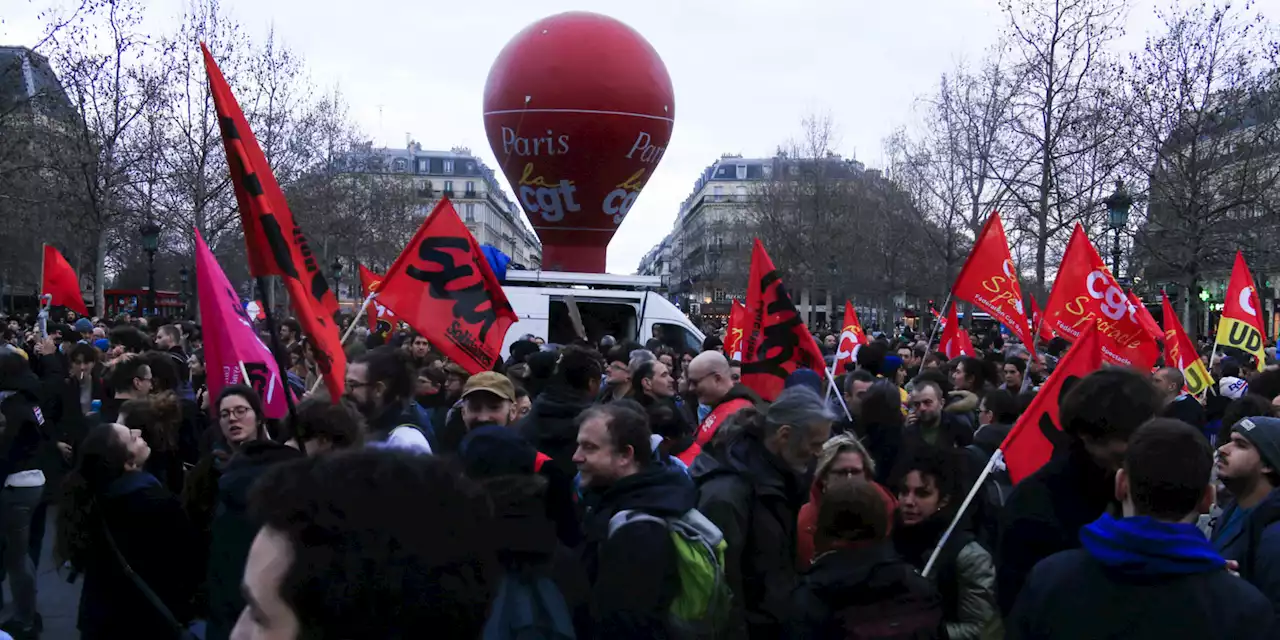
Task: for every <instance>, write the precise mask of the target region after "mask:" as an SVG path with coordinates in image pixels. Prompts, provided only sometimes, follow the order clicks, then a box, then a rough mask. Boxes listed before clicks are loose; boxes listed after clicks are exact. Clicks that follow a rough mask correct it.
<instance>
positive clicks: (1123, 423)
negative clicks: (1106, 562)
mask: <svg viewBox="0 0 1280 640" xmlns="http://www.w3.org/2000/svg"><path fill="white" fill-rule="evenodd" d="M1063 391H1064V396H1063V397H1062V398H1061V399H1060V400H1059V404H1060V410H1059V414H1058V415H1059V418H1058V422H1059V424H1061V425H1062V430H1061V431H1059V430H1058V429H1057V427H1056V426H1055V425H1054V424H1052V422H1051V421H1050V420H1049V419H1048V418H1045V419H1044V420H1043V421H1042V424H1040V425H1039V426H1040V430H1041V432H1042V433H1044V434H1045V437H1046V438H1049V439H1050V442H1052V443H1054V447H1055V448H1054V455H1053V458H1052V459H1051V460H1049V462H1048V463H1046V464H1045V465H1044V466H1043V467H1041V468H1040V470H1039V471H1036V472H1035V473H1033V474H1031V475H1030V476H1028V477H1026V478H1025V479H1023V480H1022V482H1020V483H1018V485H1017V487H1016V488H1015V489H1014V491H1013V494H1012V495H1010V496H1009V500H1008V502H1006V503H1005V505H1004V509H1003V510H1002V511H1001V513H1000V536H999V540H1000V542H999V547H998V548H997V557H996V596H997V598H998V600H999V604H1000V611H1001V613H1002V614H1003V615H1006V616H1007V615H1008V614H1009V612H1010V611H1012V610H1013V603H1014V602H1015V601H1016V600H1017V597H1018V592H1019V591H1021V590H1022V584H1023V582H1025V581H1026V579H1027V574H1029V573H1030V572H1031V568H1032V567H1034V566H1035V565H1036V563H1037V562H1039V561H1041V560H1043V559H1044V558H1047V557H1049V556H1051V555H1053V554H1055V553H1057V552H1059V551H1066V550H1068V549H1076V548H1078V547H1079V546H1080V538H1079V536H1078V535H1077V532H1079V530H1080V527H1083V526H1084V525H1086V524H1089V523H1090V522H1093V521H1094V520H1097V519H1098V516H1101V515H1102V514H1103V513H1104V512H1106V511H1107V510H1108V508H1110V507H1112V501H1113V500H1114V498H1115V490H1114V477H1115V473H1116V470H1117V469H1119V468H1120V464H1121V462H1122V461H1123V460H1124V453H1125V449H1126V448H1127V447H1128V443H1129V436H1131V435H1132V434H1133V432H1134V431H1135V430H1136V429H1137V428H1138V427H1140V426H1142V424H1143V423H1145V422H1146V421H1147V420H1150V419H1151V418H1152V417H1154V416H1155V415H1156V412H1158V411H1159V410H1160V407H1161V406H1162V404H1161V402H1160V396H1159V394H1158V393H1157V392H1156V389H1155V387H1154V386H1152V384H1151V382H1150V381H1149V380H1147V378H1145V377H1143V376H1141V375H1139V374H1137V373H1135V372H1133V371H1131V370H1128V369H1118V368H1117V369H1103V370H1101V371H1096V372H1094V373H1091V374H1089V375H1088V376H1085V377H1084V378H1082V379H1080V380H1079V381H1074V380H1068V381H1067V383H1066V384H1064V385H1063ZM1046 422H1047V423H1048V424H1045V423H1046Z"/></svg>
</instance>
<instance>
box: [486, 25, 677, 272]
mask: <svg viewBox="0 0 1280 640" xmlns="http://www.w3.org/2000/svg"><path fill="white" fill-rule="evenodd" d="M675 107H676V104H675V94H674V90H673V88H672V85H671V77H670V75H669V74H668V73H667V69H666V66H665V65H663V63H662V59H661V58H660V57H659V56H658V54H657V52H656V51H655V50H654V48H653V46H652V45H650V44H649V43H648V42H646V41H645V39H644V37H642V36H641V35H640V34H639V33H637V32H636V31H635V30H634V29H632V28H631V27H629V26H627V25H625V24H623V23H621V22H619V21H617V20H615V19H613V18H610V17H608V16H604V15H600V14H596V13H589V12H584V11H571V12H567V13H561V14H557V15H553V16H548V17H546V18H543V19H541V20H538V21H536V22H534V23H533V24H530V25H529V26H527V27H526V28H524V29H523V30H521V31H520V32H519V33H517V34H516V35H515V36H514V37H512V38H511V41H510V42H508V43H507V45H506V46H504V47H503V48H502V51H501V52H499V53H498V56H497V58H496V59H495V60H494V62H493V66H492V67H491V69H490V71H489V76H488V78H487V79H486V81H485V88H484V100H483V113H484V128H485V135H486V137H487V138H488V141H489V146H490V148H492V149H493V153H494V156H496V157H497V160H498V164H499V165H501V166H502V168H503V172H504V173H505V174H506V176H507V179H508V180H509V181H510V182H511V186H512V188H513V189H514V190H515V191H516V192H517V199H518V200H519V203H520V205H521V208H522V209H523V210H524V213H525V215H526V216H527V217H528V219H529V223H530V225H531V226H532V227H533V231H534V233H536V234H538V239H539V240H541V241H542V267H543V268H544V269H553V270H559V271H584V272H592V273H604V271H605V253H606V250H607V248H608V246H609V241H610V240H611V239H612V238H613V236H614V234H615V233H616V232H617V230H618V225H619V224H620V223H621V222H622V221H623V219H624V218H625V217H626V216H627V214H628V212H629V211H630V210H631V208H632V207H633V206H634V205H635V202H636V199H637V198H638V197H639V192H640V190H641V189H640V187H642V186H643V182H644V181H643V180H640V181H639V182H637V183H636V184H635V185H634V186H633V187H622V186H616V185H618V184H619V183H620V182H623V181H625V180H626V179H627V177H628V176H633V175H635V174H636V173H637V171H638V170H640V169H644V170H646V172H645V173H644V174H641V175H643V176H644V177H645V178H647V177H648V176H649V175H651V174H652V172H653V170H654V168H655V167H656V166H657V165H658V164H659V163H660V162H661V161H662V158H663V156H664V155H665V152H666V148H667V147H668V146H669V143H670V141H671V134H672V131H673V127H674V124H675V115H676V109H675ZM530 161H532V162H535V163H536V164H537V168H538V172H537V173H538V175H541V176H546V177H547V178H551V177H554V178H555V180H554V181H553V180H546V181H545V183H543V184H528V183H526V182H525V181H524V180H521V174H522V170H524V169H525V167H526V163H528V162H530ZM530 177H531V176H530ZM561 178H568V179H569V180H571V181H572V182H567V183H566V182H563V181H561V180H560V179H561Z"/></svg>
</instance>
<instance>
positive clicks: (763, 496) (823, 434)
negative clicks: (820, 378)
mask: <svg viewBox="0 0 1280 640" xmlns="http://www.w3.org/2000/svg"><path fill="white" fill-rule="evenodd" d="M703 355H706V354H703ZM721 362H724V358H723V357H721ZM834 419H835V415H834V414H832V413H831V411H830V410H828V409H827V408H826V406H825V405H824V403H823V402H822V398H821V397H820V396H818V394H816V393H814V392H813V391H812V390H811V389H808V388H807V387H803V386H800V387H792V388H790V389H786V390H784V391H783V392H782V394H781V395H779V396H778V399H777V401H776V402H774V403H773V404H772V405H771V406H769V408H768V409H767V410H766V411H765V412H759V411H756V410H755V409H745V410H744V411H742V412H741V413H739V414H738V415H737V416H736V417H735V418H734V424H735V425H738V427H739V428H735V429H730V430H727V431H726V432H725V433H724V435H723V436H722V438H723V441H722V442H718V443H717V444H716V445H714V446H712V447H711V448H710V449H708V450H707V451H706V452H705V453H704V454H703V455H701V456H698V458H697V460H695V461H694V463H693V468H692V469H690V472H691V474H692V476H693V479H694V482H695V483H696V484H697V485H698V510H699V511H701V512H703V513H704V514H706V516H707V518H709V519H710V520H711V521H712V522H714V523H715V525H716V526H717V527H718V528H719V529H720V531H722V532H723V533H724V539H725V542H726V543H727V544H728V549H727V550H726V553H725V559H724V566H725V579H726V580H727V581H728V583H729V587H730V588H731V589H732V590H733V595H734V598H733V610H732V626H733V630H734V633H733V634H732V637H735V638H752V639H755V638H778V637H780V635H781V632H782V628H783V625H784V624H786V622H787V621H788V618H789V617H790V611H789V609H790V607H789V606H788V602H789V600H790V594H791V590H792V588H793V587H794V586H795V583H796V578H797V571H796V561H795V556H796V540H797V535H796V523H797V521H798V516H799V514H800V507H801V505H803V504H804V501H805V497H806V494H807V493H808V489H809V487H808V486H807V485H806V483H804V481H803V480H802V479H801V476H802V475H803V474H804V473H805V471H806V470H807V469H808V468H809V466H810V465H811V464H812V463H813V462H814V460H815V459H816V458H817V456H818V454H819V453H820V452H821V451H822V445H823V443H824V442H826V441H827V438H828V437H829V436H830V435H831V422H832V420H834Z"/></svg>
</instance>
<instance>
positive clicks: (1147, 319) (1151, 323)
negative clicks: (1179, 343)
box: [1125, 291, 1164, 340]
mask: <svg viewBox="0 0 1280 640" xmlns="http://www.w3.org/2000/svg"><path fill="white" fill-rule="evenodd" d="M1125 297H1126V298H1127V299H1128V300H1129V304H1131V305H1133V310H1134V311H1135V312H1136V317H1137V318H1138V324H1139V325H1142V330H1143V331H1146V332H1147V335H1149V336H1151V338H1152V339H1153V340H1160V339H1163V338H1164V332H1163V331H1161V330H1160V323H1158V322H1156V319H1155V318H1154V317H1152V315H1151V312H1150V311H1148V310H1147V305H1145V304H1143V303H1142V299H1141V298H1139V297H1138V296H1136V295H1134V293H1133V292H1132V291H1130V292H1128V294H1126V296H1125Z"/></svg>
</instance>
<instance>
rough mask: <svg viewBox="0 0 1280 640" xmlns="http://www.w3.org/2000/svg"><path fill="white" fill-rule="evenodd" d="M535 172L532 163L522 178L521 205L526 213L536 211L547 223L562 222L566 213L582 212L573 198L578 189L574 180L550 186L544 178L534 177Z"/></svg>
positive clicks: (520, 183) (520, 186) (525, 167)
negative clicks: (574, 184)
mask: <svg viewBox="0 0 1280 640" xmlns="http://www.w3.org/2000/svg"><path fill="white" fill-rule="evenodd" d="M533 171H534V169H533V163H532V162H530V163H529V164H526V165H525V166H524V172H523V173H522V174H521V176H520V182H519V189H520V190H519V195H520V204H523V205H524V208H525V210H526V211H530V212H535V211H536V212H537V213H538V214H540V215H541V216H542V219H543V220H546V221H547V222H560V221H561V220H563V219H564V215H565V213H566V212H568V213H574V212H577V211H581V210H582V207H581V206H580V205H579V204H578V203H577V201H575V200H574V198H573V194H574V192H575V191H577V189H576V188H575V187H574V186H573V181H572V180H561V181H560V182H559V183H558V184H549V183H547V181H546V180H545V179H544V178H543V177H542V176H534V175H533Z"/></svg>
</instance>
